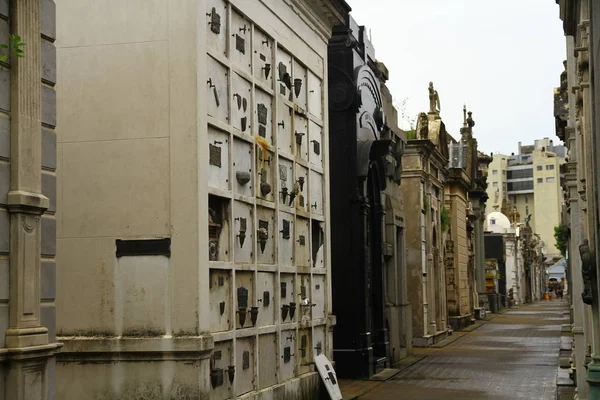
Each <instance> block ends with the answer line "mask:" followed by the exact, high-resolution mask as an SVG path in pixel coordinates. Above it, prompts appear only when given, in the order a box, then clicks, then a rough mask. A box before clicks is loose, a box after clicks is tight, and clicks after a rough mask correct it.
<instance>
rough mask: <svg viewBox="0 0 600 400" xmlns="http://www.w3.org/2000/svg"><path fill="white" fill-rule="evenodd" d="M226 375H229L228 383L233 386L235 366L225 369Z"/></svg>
mask: <svg viewBox="0 0 600 400" xmlns="http://www.w3.org/2000/svg"><path fill="white" fill-rule="evenodd" d="M227 375H229V383H231V384H233V379H234V378H235V365H230V366H229V367H227Z"/></svg>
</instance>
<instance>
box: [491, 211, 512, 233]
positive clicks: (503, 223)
mask: <svg viewBox="0 0 600 400" xmlns="http://www.w3.org/2000/svg"><path fill="white" fill-rule="evenodd" d="M508 229H510V221H509V219H508V217H507V216H506V215H504V214H502V213H501V212H498V211H494V212H491V213H489V214H488V215H487V216H486V217H485V230H486V231H492V232H495V233H504V232H506V231H507V230H508Z"/></svg>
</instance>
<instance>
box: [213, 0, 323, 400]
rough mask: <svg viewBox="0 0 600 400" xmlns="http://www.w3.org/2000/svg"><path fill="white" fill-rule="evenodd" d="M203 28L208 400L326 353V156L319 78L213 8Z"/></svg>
mask: <svg viewBox="0 0 600 400" xmlns="http://www.w3.org/2000/svg"><path fill="white" fill-rule="evenodd" d="M258 4H260V3H257V6H259V5H258ZM260 6H261V7H262V5H260ZM206 17H207V22H208V23H207V35H208V49H209V50H208V54H207V72H208V80H207V82H206V99H207V114H208V139H209V148H208V149H207V154H208V157H207V161H206V162H207V163H208V168H209V186H210V187H209V193H210V194H209V210H208V212H209V216H210V218H209V221H210V222H209V227H208V229H209V239H210V243H209V246H210V247H209V250H210V310H211V330H212V333H213V335H214V337H215V350H214V353H213V355H212V357H211V384H212V387H213V396H212V398H219V399H220V398H229V397H233V396H236V395H241V394H244V393H247V392H251V391H254V390H259V389H262V388H265V387H268V386H272V385H275V384H277V383H281V382H284V381H286V380H288V379H290V378H293V377H295V376H298V375H301V374H303V373H307V372H310V371H312V370H314V367H313V366H312V365H311V364H310V362H311V361H312V360H313V354H319V353H321V352H327V353H329V346H328V345H327V337H326V332H327V331H326V316H327V314H328V311H327V307H328V306H326V301H327V293H326V290H327V268H326V265H325V260H326V257H325V253H324V251H325V246H324V239H325V238H324V227H325V218H324V187H323V185H324V172H325V171H324V166H323V153H324V151H325V150H326V149H324V146H323V137H324V136H323V134H324V132H323V85H322V80H321V78H320V77H319V76H322V74H323V71H319V72H316V73H315V71H311V70H309V69H308V68H306V67H305V66H304V65H303V64H302V60H299V59H297V58H296V57H294V54H293V53H292V52H290V51H288V50H287V49H285V48H283V47H282V46H281V45H280V44H279V43H277V41H276V40H275V39H274V38H273V37H271V36H269V35H268V34H267V33H266V32H265V31H263V30H261V28H260V27H259V26H258V25H256V24H255V23H253V22H252V21H250V20H249V19H247V18H246V17H245V16H244V15H243V14H242V13H241V12H239V11H238V10H236V9H235V8H234V7H233V6H231V5H230V4H228V3H227V2H225V1H220V0H211V1H208V6H207V10H206Z"/></svg>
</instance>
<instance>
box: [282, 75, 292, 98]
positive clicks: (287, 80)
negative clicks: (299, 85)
mask: <svg viewBox="0 0 600 400" xmlns="http://www.w3.org/2000/svg"><path fill="white" fill-rule="evenodd" d="M282 82H283V83H284V84H285V87H287V88H288V90H292V76H291V75H290V74H288V73H287V72H286V73H285V74H283V79H282ZM290 94H291V93H290Z"/></svg>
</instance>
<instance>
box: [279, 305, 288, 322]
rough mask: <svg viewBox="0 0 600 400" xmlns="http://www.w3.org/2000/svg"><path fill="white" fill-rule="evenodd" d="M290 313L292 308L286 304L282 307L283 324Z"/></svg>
mask: <svg viewBox="0 0 600 400" xmlns="http://www.w3.org/2000/svg"><path fill="white" fill-rule="evenodd" d="M289 311H290V306H289V305H287V304H284V305H282V306H281V322H284V321H285V319H286V318H287V316H288V312H289Z"/></svg>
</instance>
